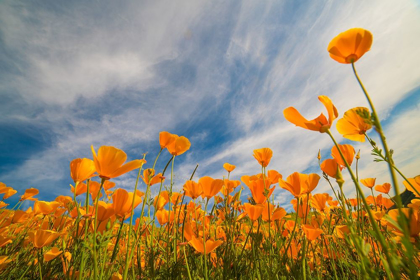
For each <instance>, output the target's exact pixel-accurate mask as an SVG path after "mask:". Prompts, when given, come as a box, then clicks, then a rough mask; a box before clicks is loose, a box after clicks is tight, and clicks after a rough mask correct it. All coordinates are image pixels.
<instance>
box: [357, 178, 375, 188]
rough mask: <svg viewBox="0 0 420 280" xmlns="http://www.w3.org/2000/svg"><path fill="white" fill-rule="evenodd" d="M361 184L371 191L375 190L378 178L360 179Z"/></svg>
mask: <svg viewBox="0 0 420 280" xmlns="http://www.w3.org/2000/svg"><path fill="white" fill-rule="evenodd" d="M360 182H361V183H362V184H363V185H365V186H366V187H368V188H369V189H371V188H373V186H375V182H376V178H366V179H360Z"/></svg>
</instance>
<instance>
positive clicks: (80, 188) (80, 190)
mask: <svg viewBox="0 0 420 280" xmlns="http://www.w3.org/2000/svg"><path fill="white" fill-rule="evenodd" d="M70 187H71V192H72V193H74V194H75V195H76V196H79V195H81V194H84V193H86V192H87V185H86V184H85V183H83V182H80V183H78V184H76V187H73V185H70Z"/></svg>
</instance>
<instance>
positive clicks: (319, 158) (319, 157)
mask: <svg viewBox="0 0 420 280" xmlns="http://www.w3.org/2000/svg"><path fill="white" fill-rule="evenodd" d="M318 160H321V150H319V151H318Z"/></svg>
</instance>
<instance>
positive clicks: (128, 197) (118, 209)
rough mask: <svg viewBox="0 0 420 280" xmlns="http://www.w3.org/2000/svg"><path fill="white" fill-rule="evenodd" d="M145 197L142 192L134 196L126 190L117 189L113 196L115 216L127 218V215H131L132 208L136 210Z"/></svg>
mask: <svg viewBox="0 0 420 280" xmlns="http://www.w3.org/2000/svg"><path fill="white" fill-rule="evenodd" d="M143 195H144V193H142V192H141V191H137V192H136V194H135V195H134V194H133V193H132V192H130V193H129V192H127V191H126V190H124V189H117V190H116V191H115V192H114V194H113V195H112V208H113V209H114V213H115V215H117V216H119V217H123V218H125V216H126V215H127V214H130V212H131V209H132V208H133V209H134V208H136V207H137V206H138V205H139V204H140V203H141V197H142V196H143ZM133 196H134V204H133Z"/></svg>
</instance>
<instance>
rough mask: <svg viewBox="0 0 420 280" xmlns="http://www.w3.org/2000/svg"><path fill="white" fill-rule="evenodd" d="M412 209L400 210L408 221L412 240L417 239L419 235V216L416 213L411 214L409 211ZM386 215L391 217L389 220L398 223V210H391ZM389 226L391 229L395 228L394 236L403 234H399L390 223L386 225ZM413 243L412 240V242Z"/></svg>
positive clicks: (396, 228) (398, 230)
mask: <svg viewBox="0 0 420 280" xmlns="http://www.w3.org/2000/svg"><path fill="white" fill-rule="evenodd" d="M411 210H412V209H410V208H402V209H401V211H402V212H403V213H404V215H405V216H406V217H407V219H408V224H409V227H408V228H409V231H410V236H411V237H412V238H418V236H419V233H420V216H419V213H418V212H413V211H411ZM388 215H389V216H390V217H391V219H393V220H394V221H395V222H397V223H398V216H399V210H398V209H393V210H390V211H389V212H388ZM388 224H389V226H391V227H392V228H395V230H396V232H395V233H396V234H400V235H403V234H404V233H403V232H401V230H400V228H398V227H395V226H394V225H393V224H392V223H388ZM412 241H414V240H412Z"/></svg>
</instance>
